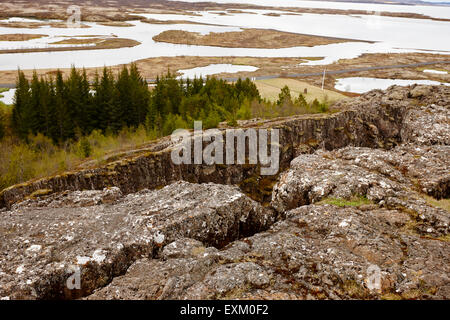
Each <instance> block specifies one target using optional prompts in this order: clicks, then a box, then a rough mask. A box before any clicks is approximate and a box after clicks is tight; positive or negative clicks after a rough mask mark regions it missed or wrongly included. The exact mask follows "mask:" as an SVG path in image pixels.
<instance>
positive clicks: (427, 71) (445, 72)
mask: <svg viewBox="0 0 450 320" xmlns="http://www.w3.org/2000/svg"><path fill="white" fill-rule="evenodd" d="M423 72H425V73H434V74H448V72H447V71H440V70H433V69H427V70H423Z"/></svg>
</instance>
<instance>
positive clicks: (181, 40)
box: [153, 29, 349, 49]
mask: <svg viewBox="0 0 450 320" xmlns="http://www.w3.org/2000/svg"><path fill="white" fill-rule="evenodd" d="M153 40H155V41H159V42H168V43H176V44H189V45H197V46H198V45H202V46H215V47H226V48H268V49H279V48H291V47H298V46H303V47H313V46H318V45H326V44H331V43H339V42H345V41H349V40H345V39H337V38H330V37H320V36H312V35H305V34H298V33H291V32H282V31H277V30H266V29H244V30H243V31H238V32H222V33H216V32H211V33H209V34H206V35H202V34H201V33H197V32H189V31H183V30H167V31H163V32H162V33H160V34H158V35H156V36H154V37H153Z"/></svg>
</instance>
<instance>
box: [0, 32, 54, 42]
mask: <svg viewBox="0 0 450 320" xmlns="http://www.w3.org/2000/svg"><path fill="white" fill-rule="evenodd" d="M43 37H47V35H45V34H26V33H9V34H0V41H28V40H32V39H39V38H43Z"/></svg>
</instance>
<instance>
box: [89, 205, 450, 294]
mask: <svg viewBox="0 0 450 320" xmlns="http://www.w3.org/2000/svg"><path fill="white" fill-rule="evenodd" d="M410 223H411V218H410V217H409V215H408V214H405V213H404V212H402V211H398V210H387V209H383V208H373V209H370V210H360V209H357V208H353V207H347V208H339V207H336V206H331V205H320V206H319V205H309V206H304V207H301V208H298V209H295V210H292V211H289V212H287V214H286V220H285V221H281V222H278V223H276V224H275V225H273V226H272V227H271V228H270V229H269V230H268V231H267V232H262V233H259V234H256V235H254V236H252V237H249V238H246V239H242V240H240V241H235V242H233V243H232V244H230V245H229V246H227V247H225V248H223V249H221V250H219V251H217V250H216V249H214V250H210V251H208V250H209V249H206V248H203V249H200V248H199V247H196V250H195V252H197V254H196V255H193V254H192V249H191V248H189V246H188V247H187V248H186V254H182V255H179V254H177V256H175V257H173V258H170V257H164V258H163V259H143V260H140V261H138V262H136V263H135V264H134V265H133V266H132V267H131V268H130V270H129V271H128V272H127V273H126V274H125V275H124V276H121V277H118V278H116V279H114V280H113V281H112V282H111V284H109V285H108V286H106V287H105V288H102V289H99V290H98V291H96V292H95V293H94V294H93V295H91V296H90V297H89V299H136V298H138V299H380V298H387V299H390V298H403V299H411V298H422V299H430V298H440V299H448V298H450V296H449V294H450V291H449V290H450V279H449V276H448V275H449V274H450V264H449V262H450V246H448V242H444V241H439V240H433V239H431V238H430V239H425V238H423V237H419V236H417V235H414V234H410V233H408V232H407V231H406V230H407V226H408V225H409V224H410ZM405 228H406V229H405ZM183 241H184V240H183ZM170 246H174V247H182V246H183V244H181V243H179V242H176V243H174V244H170ZM198 252H205V254H204V255H201V254H200V255H199V254H198Z"/></svg>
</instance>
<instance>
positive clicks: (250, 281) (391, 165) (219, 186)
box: [0, 86, 450, 299]
mask: <svg viewBox="0 0 450 320" xmlns="http://www.w3.org/2000/svg"><path fill="white" fill-rule="evenodd" d="M449 106H450V89H449V88H446V87H444V86H439V87H428V86H413V87H406V88H402V87H392V88H390V89H388V90H387V91H386V92H382V91H373V92H370V93H368V94H366V95H363V96H361V97H359V98H357V99H352V100H349V101H346V102H344V103H341V104H339V105H337V106H335V108H339V109H340V110H342V111H340V112H338V113H336V114H334V115H332V116H327V117H321V116H319V117H317V116H312V117H309V118H301V117H300V118H294V119H284V120H276V121H268V122H263V123H260V124H258V126H260V127H264V126H267V127H277V128H283V130H284V131H283V132H282V133H281V139H280V141H281V142H280V144H281V146H282V148H283V150H284V151H283V152H282V154H281V157H282V162H281V163H285V165H284V166H282V169H283V172H282V173H281V174H280V175H279V176H275V177H273V180H274V182H275V185H274V187H273V190H272V188H270V190H269V188H268V187H267V186H266V189H265V192H266V193H269V195H270V196H269V199H268V201H267V199H265V200H266V201H261V203H259V202H257V201H255V200H252V199H251V197H249V196H252V194H251V192H249V190H250V191H251V188H250V189H249V188H247V187H248V185H249V183H248V182H249V179H250V180H258V179H260V177H258V176H255V172H254V171H251V170H250V171H248V170H247V169H245V168H247V167H245V166H242V167H239V166H232V167H230V168H223V170H225V171H220V173H218V172H217V171H216V172H215V171H211V170H210V172H212V175H211V176H210V178H211V177H214V181H213V182H214V183H212V182H211V181H209V180H211V179H212V178H211V179H206V178H205V175H203V177H204V179H197V181H193V182H195V183H191V182H185V181H177V180H191V179H187V177H192V176H195V175H196V174H200V175H201V173H202V172H203V171H202V169H201V168H200V169H199V167H197V168H183V169H179V170H178V171H176V172H177V174H176V175H174V174H173V173H174V172H175V171H171V173H167V172H165V173H164V174H163V173H162V172H161V174H162V176H161V177H159V176H158V177H156V178H155V177H153V178H155V179H156V180H158V181H157V182H154V183H148V181H150V180H151V179H150V178H148V177H141V178H140V179H139V181H140V182H138V184H141V185H139V186H135V187H133V188H135V189H138V190H140V191H138V190H134V189H133V188H131V187H128V185H129V184H130V185H131V183H132V182H133V181H135V180H136V179H137V178H133V176H132V175H130V172H134V171H133V170H136V168H138V165H140V166H141V167H140V169H139V170H140V172H141V175H142V174H145V173H149V172H152V174H155V172H156V171H152V170H153V169H154V168H156V167H158V168H160V170H162V171H164V168H166V169H165V170H166V171H167V170H168V169H170V168H172V167H170V166H168V165H166V166H165V167H163V166H162V165H160V164H158V165H155V163H161V162H158V161H160V160H161V159H159V158H158V159H159V160H157V159H156V160H155V158H152V159H153V160H152V161H148V162H146V161H144V160H145V159H147V158H148V156H145V155H143V156H138V157H137V158H134V160H132V161H131V162H128V163H127V164H123V163H122V164H118V163H116V164H114V165H115V166H116V171H115V172H116V173H115V174H119V173H120V172H124V174H125V178H120V179H119V178H117V177H118V176H115V178H114V179H115V180H114V179H113V180H111V181H116V182H117V186H115V185H111V186H104V185H103V184H102V183H99V186H101V187H102V188H95V186H96V185H94V184H91V187H92V188H91V187H90V188H83V187H81V188H79V189H78V190H77V189H76V188H75V187H76V186H79V185H78V183H79V182H80V181H81V180H78V182H76V183H75V182H74V183H73V184H70V181H72V180H70V179H73V177H76V176H77V175H78V177H79V176H80V174H79V173H74V174H73V176H72V178H67V180H64V179H62V178H60V180H52V179H47V180H43V181H41V182H39V183H38V184H39V185H37V186H35V185H34V184H36V182H35V183H34V184H33V183H31V184H28V185H27V186H21V187H20V186H19V187H16V188H11V189H10V190H7V192H6V193H5V192H4V193H3V197H4V199H9V200H8V203H9V204H8V209H3V212H1V213H0V214H1V217H2V219H1V220H0V231H1V233H0V258H1V261H2V264H1V266H0V298H1V299H74V298H85V299H230V298H232V299H234V298H237V299H450V276H449V275H450V267H449V266H450V263H449V262H450V246H449V240H450V235H449V233H450V213H449V211H448V210H449V209H448V208H449V199H448V198H449V184H450V175H449V168H450V160H449V157H448V154H449V151H450V122H449V119H450V109H449ZM253 125H254V124H251V126H253ZM164 143H166V142H164ZM161 150H162V151H161V152H162V153H160V155H161V154H165V152H166V151H164V150H163V149H161ZM146 157H147V158H146ZM162 157H163V156H162ZM120 165H122V166H123V167H122V169H120V170H122V171H120V170H118V169H117V166H120ZM125 167H126V168H128V169H127V170H128V171H127V170H125V169H124V168H125ZM151 168H153V169H151ZM172 169H173V168H172ZM172 169H170V170H172ZM203 169H204V168H203ZM209 169H211V168H209ZM244 169H245V170H244ZM96 170H99V171H95V170H94V171H92V174H93V175H94V176H95V177H97V178H92V179H94V180H92V181H100V180H101V178H100V176H101V174H100V173H101V172H102V171H101V170H104V169H96ZM217 170H219V169H217ZM246 170H247V171H246ZM214 172H215V173H214ZM82 174H83V175H85V174H86V172H84V173H82ZM127 174H129V175H128V177H129V178H130V179H131V182H130V181H128V182H127V181H126V177H127ZM53 179H54V178H53ZM61 179H62V180H61ZM95 179H97V180H95ZM133 179H134V180H133ZM149 179H150V180H149ZM52 181H53V182H52ZM57 181H59V182H60V184H59V185H58V186H59V188H62V189H64V187H67V186H70V187H67V191H64V190H63V191H58V190H59V189H56V188H55V185H57V184H56V182H57ZM64 181H66V182H64ZM73 181H75V180H73ZM52 183H54V184H52ZM165 184H167V186H165V187H161V185H165ZM231 184H236V185H238V186H241V189H240V188H239V187H238V186H233V185H231ZM29 186H32V187H29ZM48 186H51V188H45V187H48ZM40 187H44V188H40ZM156 187H157V188H156ZM33 188H35V189H36V188H38V190H41V189H42V190H45V189H51V192H50V191H49V192H34V194H33V196H28V197H23V198H22V199H19V198H18V197H19V195H21V194H22V193H23V192H25V191H26V192H25V194H27V193H29V192H30V191H32V190H34V189H33ZM151 188H154V190H150V189H151ZM74 189H75V190H74ZM83 189H94V190H83ZM95 189H97V190H95ZM24 190H25V191H24ZM269 191H270V192H269ZM252 198H258V197H253V196H252ZM77 284H78V285H79V286H77Z"/></svg>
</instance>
